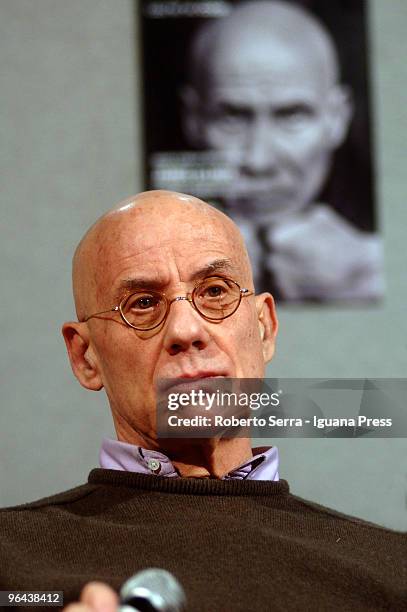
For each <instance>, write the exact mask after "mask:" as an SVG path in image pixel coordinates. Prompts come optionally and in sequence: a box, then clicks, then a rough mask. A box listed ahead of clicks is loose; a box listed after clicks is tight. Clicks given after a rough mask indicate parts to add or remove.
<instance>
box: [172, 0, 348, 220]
mask: <svg viewBox="0 0 407 612" xmlns="http://www.w3.org/2000/svg"><path fill="white" fill-rule="evenodd" d="M184 101H185V104H186V108H187V113H186V117H185V130H186V133H187V134H188V136H189V139H190V141H191V142H194V144H197V145H198V146H204V147H209V148H211V149H215V150H220V151H223V152H226V153H227V154H228V159H229V161H230V163H232V164H233V165H234V167H235V168H236V170H237V179H238V180H237V183H236V182H235V183H234V193H233V194H231V197H230V198H228V201H227V206H228V207H230V208H232V209H233V210H236V212H239V213H241V214H243V215H245V214H247V213H248V211H247V209H248V208H249V209H250V216H251V217H253V215H254V216H255V217H256V219H258V220H259V221H262V222H269V221H271V220H273V219H274V218H276V217H280V216H281V215H286V214H291V213H293V212H298V211H300V210H303V209H304V208H305V207H306V206H307V205H308V204H310V203H311V202H313V201H314V198H315V197H316V196H317V195H318V193H319V192H320V190H321V187H322V185H323V183H324V181H325V179H326V176H327V173H328V171H329V168H330V164H331V157H332V153H333V151H334V150H335V149H336V148H337V147H338V146H339V145H340V144H341V143H342V142H343V140H344V138H345V136H346V133H347V129H348V125H349V120H350V116H351V106H352V105H351V101H350V94H349V90H348V88H346V87H344V86H342V85H340V84H339V82H338V62H337V58H336V52H335V49H334V47H333V44H332V41H331V38H330V36H329V34H328V33H327V32H326V30H325V28H324V27H323V26H322V25H321V24H320V23H319V22H317V21H316V20H315V19H314V17H312V16H311V15H310V14H309V13H307V12H305V10H303V9H302V8H300V7H298V6H293V5H290V4H288V3H286V2H274V1H264V2H249V3H244V4H242V5H240V6H238V7H237V8H236V9H235V10H234V11H232V13H231V14H230V15H229V16H228V17H226V18H224V19H218V20H215V21H212V22H209V23H208V24H207V25H206V26H205V27H204V28H202V29H201V30H200V31H199V33H198V35H197V37H196V39H195V40H194V43H193V47H192V54H191V62H190V78H189V85H188V86H187V87H186V89H185V91H184Z"/></svg>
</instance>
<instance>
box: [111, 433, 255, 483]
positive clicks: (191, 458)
mask: <svg viewBox="0 0 407 612" xmlns="http://www.w3.org/2000/svg"><path fill="white" fill-rule="evenodd" d="M116 431H117V437H118V440H120V441H121V442H127V443H128V444H135V445H137V446H141V447H142V448H144V449H146V450H157V451H161V452H163V453H164V454H165V455H167V456H168V458H169V459H171V462H172V464H173V465H174V467H175V468H176V469H177V470H178V472H179V474H180V475H181V476H182V477H184V478H222V477H223V476H225V474H228V473H229V472H230V471H232V470H233V469H234V468H236V467H238V466H239V465H241V464H242V463H244V462H245V461H248V460H249V459H251V457H252V456H253V453H252V450H251V440H250V438H220V439H219V438H207V439H206V438H205V439H189V440H185V439H180V440H178V439H165V440H164V439H159V440H152V439H147V438H145V437H144V436H142V435H140V434H139V433H138V432H135V431H132V432H131V435H129V432H124V431H120V430H119V429H117V430H116Z"/></svg>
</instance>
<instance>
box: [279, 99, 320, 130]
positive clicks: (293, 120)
mask: <svg viewBox="0 0 407 612" xmlns="http://www.w3.org/2000/svg"><path fill="white" fill-rule="evenodd" d="M273 115H274V118H275V119H276V120H277V121H279V122H280V123H284V124H286V125H292V126H295V125H300V124H302V123H304V122H306V121H309V120H310V119H312V118H313V117H314V115H315V111H314V109H312V108H311V107H310V106H307V105H305V104H295V105H292V106H282V107H281V108H277V109H275V111H274V113H273Z"/></svg>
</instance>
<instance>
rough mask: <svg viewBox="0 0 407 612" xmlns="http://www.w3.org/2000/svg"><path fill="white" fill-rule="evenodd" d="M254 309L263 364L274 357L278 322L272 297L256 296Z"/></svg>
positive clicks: (262, 294)
mask: <svg viewBox="0 0 407 612" xmlns="http://www.w3.org/2000/svg"><path fill="white" fill-rule="evenodd" d="M256 309H257V317H258V321H259V331H260V338H261V341H262V345H263V357H264V363H268V362H269V361H270V360H271V359H272V357H273V355H274V350H275V346H276V336H277V331H278V320H277V313H276V307H275V304H274V299H273V296H272V295H271V294H270V293H260V295H256Z"/></svg>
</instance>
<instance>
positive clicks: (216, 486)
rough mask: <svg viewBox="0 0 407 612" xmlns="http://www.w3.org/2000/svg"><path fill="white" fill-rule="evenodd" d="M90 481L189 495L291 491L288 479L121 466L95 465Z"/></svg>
mask: <svg viewBox="0 0 407 612" xmlns="http://www.w3.org/2000/svg"><path fill="white" fill-rule="evenodd" d="M88 482H89V484H93V485H98V484H103V485H110V486H117V487H126V488H134V489H142V490H145V491H156V492H162V493H178V494H181V495H182V494H187V495H188V494H189V495H228V496H246V495H250V496H253V495H288V493H289V486H288V483H287V481H286V480H279V481H277V482H273V481H269V480H218V479H214V478H165V477H163V476H155V475H150V474H138V473H136V472H123V471H121V470H106V469H102V468H95V469H93V470H92V471H91V472H90V473H89V476H88Z"/></svg>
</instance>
